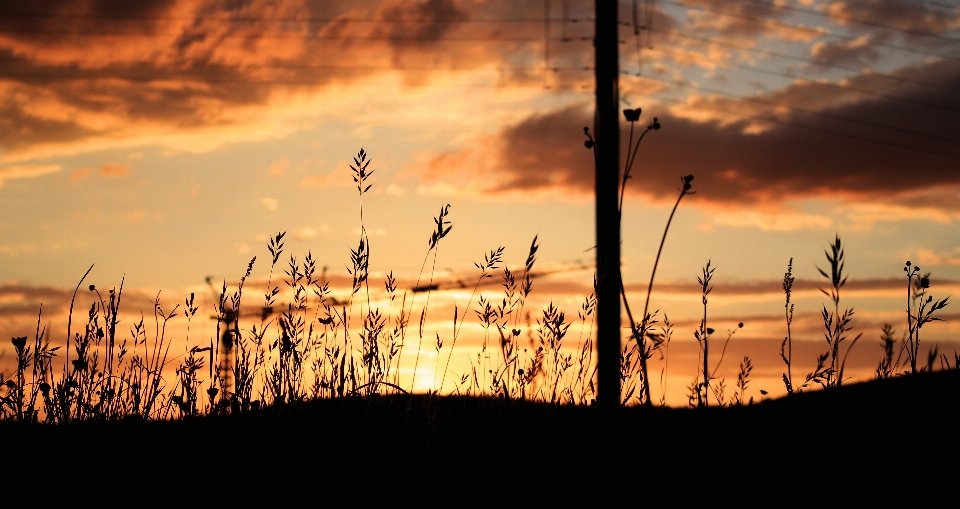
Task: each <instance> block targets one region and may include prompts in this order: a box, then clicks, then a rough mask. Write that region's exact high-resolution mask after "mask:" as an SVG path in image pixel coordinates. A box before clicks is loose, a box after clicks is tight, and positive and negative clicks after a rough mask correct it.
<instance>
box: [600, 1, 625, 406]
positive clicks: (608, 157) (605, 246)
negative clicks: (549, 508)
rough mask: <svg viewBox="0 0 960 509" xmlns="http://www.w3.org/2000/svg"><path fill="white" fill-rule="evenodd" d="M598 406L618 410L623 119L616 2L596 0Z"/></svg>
mask: <svg viewBox="0 0 960 509" xmlns="http://www.w3.org/2000/svg"><path fill="white" fill-rule="evenodd" d="M593 41H594V42H593V44H594V49H595V50H596V60H595V67H596V82H597V83H596V86H597V110H596V118H595V122H596V126H595V129H596V142H597V145H596V148H597V159H596V161H597V168H596V221H597V225H596V231H597V378H598V380H597V402H598V403H599V404H601V405H603V406H605V407H608V408H613V407H616V406H619V405H620V214H619V211H618V210H617V185H618V184H619V182H618V181H619V179H620V118H619V116H618V111H617V106H618V105H619V102H620V93H619V90H618V77H619V70H620V69H619V49H618V47H617V44H618V38H617V1H616V0H596V28H595V34H594V40H593Z"/></svg>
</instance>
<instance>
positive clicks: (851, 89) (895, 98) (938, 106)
mask: <svg viewBox="0 0 960 509" xmlns="http://www.w3.org/2000/svg"><path fill="white" fill-rule="evenodd" d="M657 51H661V52H663V53H667V54H673V55H677V54H681V53H682V54H683V56H689V55H693V56H695V57H696V58H698V59H701V60H705V61H708V62H710V63H711V64H713V65H716V66H719V67H725V68H734V69H742V70H745V71H751V72H756V73H759V74H765V75H767V76H777V77H780V78H785V79H790V80H793V81H801V82H804V83H807V84H810V85H815V86H819V87H826V88H832V89H836V90H842V91H844V92H854V93H858V94H863V95H869V96H872V97H878V98H881V99H887V100H890V101H897V102H902V103H906V104H913V105H916V106H925V107H928V108H933V109H937V110H950V111H956V112H958V113H960V107H956V106H949V105H945V104H936V103H931V102H927V101H921V100H917V99H912V98H909V97H898V96H895V95H890V94H884V93H882V92H876V91H873V90H866V89H863V88H857V87H852V86H848V85H841V84H839V83H834V82H831V81H820V80H813V79H809V78H804V77H801V76H797V75H796V74H789V73H785V72H780V71H771V70H768V69H761V68H759V67H754V66H749V65H741V64H732V63H728V62H718V61H716V60H713V59H710V58H708V57H706V56H704V55H701V54H699V53H696V52H691V51H678V50H671V49H665V48H657Z"/></svg>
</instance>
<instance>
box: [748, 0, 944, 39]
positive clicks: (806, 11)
mask: <svg viewBox="0 0 960 509" xmlns="http://www.w3.org/2000/svg"><path fill="white" fill-rule="evenodd" d="M743 1H744V2H750V3H754V4H757V5H763V6H766V7H770V8H774V9H783V10H788V11H795V12H800V13H803V14H810V15H812V16H818V17H821V18H826V19H829V20H831V21H844V22H847V23H856V24H858V25H864V26H869V27H875V28H883V29H886V30H893V31H895V32H901V33H905V34H910V35H915V36H918V37H929V38H931V39H938V40H941V41H946V42H960V39H956V38H953V37H945V36H942V35H940V34H936V33H933V32H925V31H923V30H913V29H909V28H900V27H896V26H893V25H887V24H885V23H879V22H876V21H870V20H865V19H858V18H839V17H834V16H831V15H829V14H827V13H825V12H823V11H818V10H816V9H806V8H803V7H796V6H793V5H786V4H775V3H773V2H767V1H765V0H743Z"/></svg>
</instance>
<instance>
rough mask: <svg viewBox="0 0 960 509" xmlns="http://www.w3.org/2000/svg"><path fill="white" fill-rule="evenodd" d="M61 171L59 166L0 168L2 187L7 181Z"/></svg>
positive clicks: (35, 165) (34, 165)
mask: <svg viewBox="0 0 960 509" xmlns="http://www.w3.org/2000/svg"><path fill="white" fill-rule="evenodd" d="M58 171H60V165H59V164H46V165H41V164H24V165H17V166H0V186H3V181H4V180H7V179H23V178H33V177H39V176H41V175H47V174H49V173H56V172H58Z"/></svg>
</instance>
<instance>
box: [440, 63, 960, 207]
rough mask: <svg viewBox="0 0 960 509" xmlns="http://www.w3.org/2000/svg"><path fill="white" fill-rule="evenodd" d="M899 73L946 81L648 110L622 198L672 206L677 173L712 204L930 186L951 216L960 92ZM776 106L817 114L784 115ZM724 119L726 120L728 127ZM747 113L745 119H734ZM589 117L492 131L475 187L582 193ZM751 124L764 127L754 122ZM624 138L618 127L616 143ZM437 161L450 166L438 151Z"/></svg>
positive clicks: (938, 71)
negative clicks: (631, 195) (652, 125)
mask: <svg viewBox="0 0 960 509" xmlns="http://www.w3.org/2000/svg"><path fill="white" fill-rule="evenodd" d="M900 75H901V76H910V77H913V78H916V79H921V80H922V79H927V80H934V79H937V76H940V75H942V76H949V77H948V78H942V77H941V78H939V80H938V81H937V83H938V84H939V86H940V88H931V87H922V86H919V85H910V86H907V85H905V84H903V83H900V84H898V85H897V86H895V87H890V88H888V89H887V90H886V91H885V94H883V95H882V96H880V97H877V96H866V98H865V96H862V95H858V96H856V97H855V98H854V97H852V96H851V95H850V94H849V93H848V92H846V91H838V90H836V89H830V88H825V87H816V86H815V85H811V84H809V83H806V84H796V85H793V86H791V87H787V88H786V89H781V90H780V91H778V92H775V93H774V94H771V95H770V96H769V97H767V96H761V97H760V98H759V99H761V100H762V102H760V103H759V104H760V106H757V103H754V102H751V101H750V100H749V99H741V100H733V99H730V100H723V101H718V102H717V103H716V104H713V103H711V102H709V101H705V102H704V103H703V104H698V108H699V109H700V110H701V111H702V110H705V109H707V108H716V109H717V110H719V111H720V112H721V113H715V114H714V115H713V117H712V118H713V119H712V120H709V121H695V120H689V119H685V118H679V117H677V116H675V115H672V114H670V113H668V112H667V111H666V110H665V109H664V108H663V107H656V108H654V111H652V112H645V113H644V116H643V117H642V118H641V122H640V124H639V125H640V126H641V127H642V126H645V125H646V123H647V122H649V121H650V119H651V118H652V117H653V116H658V117H659V119H660V123H661V125H662V126H663V128H662V129H661V130H659V131H655V132H652V133H650V134H649V135H648V136H647V137H646V138H645V140H644V142H643V146H642V147H641V149H640V156H639V159H638V166H637V167H636V168H635V169H634V175H635V176H636V179H635V180H633V181H631V183H630V185H628V190H630V191H632V192H636V193H640V194H644V195H646V196H648V197H651V198H654V199H661V200H663V199H672V196H674V195H675V193H676V190H677V188H678V187H679V181H678V179H679V177H680V176H681V175H685V174H694V175H695V177H696V180H695V181H694V188H695V189H696V190H697V191H698V198H699V199H700V200H707V201H710V202H714V203H729V204H749V203H763V202H768V203H773V202H778V201H781V200H784V199H789V198H802V197H811V196H831V195H832V196H841V197H857V196H859V197H863V198H865V197H868V196H872V197H889V198H895V197H902V198H903V199H905V200H911V199H912V200H916V199H917V196H916V195H914V194H911V193H917V192H919V191H923V190H930V189H941V190H945V191H944V192H945V193H947V194H949V195H951V196H952V197H953V198H952V200H953V201H952V204H951V201H950V196H940V198H941V200H939V201H940V202H942V204H943V205H946V206H950V207H951V209H952V210H957V209H960V204H958V203H957V202H956V198H955V197H956V194H955V189H956V187H957V186H960V172H958V171H957V164H958V162H960V136H957V135H956V134H955V133H957V132H958V128H960V113H958V112H960V95H958V94H957V93H956V92H955V91H954V90H957V89H960V70H958V69H957V68H956V66H955V65H954V64H952V63H949V62H939V63H931V64H928V65H927V66H925V67H922V68H913V69H904V70H902V71H901V73H900ZM878 79H880V78H878V77H876V76H862V77H860V78H858V79H854V80H851V85H852V86H853V85H864V86H866V85H868V84H869V83H868V82H870V81H871V80H878ZM895 83H896V82H895ZM868 88H870V87H868ZM854 99H858V100H859V102H853V101H854ZM865 99H869V100H865ZM766 101H770V102H769V103H768V102H766ZM779 104H788V105H791V104H792V105H794V106H795V107H797V108H803V109H804V110H807V111H811V110H812V111H814V112H817V113H820V114H821V116H818V115H816V114H812V113H807V112H803V111H799V110H794V111H786V112H784V111H783V110H782V108H780V107H779V106H778V105H779ZM918 104H920V105H927V106H925V107H921V106H918ZM938 105H939V106H938ZM724 111H726V112H729V120H727V119H726V118H724V116H723V113H722V112H724ZM752 113H755V117H756V118H754V119H750V120H745V119H742V118H741V117H740V115H750V114H752ZM592 115H593V113H592V107H591V105H590V104H583V105H575V106H569V107H566V108H563V109H561V110H557V111H553V112H550V113H544V114H536V115H532V116H531V117H529V118H527V119H526V120H524V121H522V122H520V123H518V124H516V125H513V126H510V127H507V128H505V129H503V130H502V132H501V133H500V136H499V138H498V140H497V142H496V144H495V149H496V150H497V151H499V159H498V161H499V162H498V165H495V167H494V168H492V170H491V171H487V173H486V174H485V175H484V178H485V181H484V182H485V184H484V185H482V186H478V187H480V188H481V189H482V190H483V191H485V192H487V193H501V192H518V191H519V192H530V191H549V190H550V189H552V188H564V189H566V191H567V192H572V193H576V194H583V195H589V194H592V193H593V185H594V179H593V160H592V153H591V151H589V150H586V149H585V148H584V146H583V142H584V141H585V139H586V138H585V137H584V135H583V130H582V129H583V127H584V126H589V127H592V126H593V118H592ZM757 119H767V120H772V121H773V123H769V122H767V123H762V124H758V123H757ZM849 119H856V120H859V121H861V122H862V123H857V122H854V121H851V120H849ZM757 125H761V126H762V127H763V129H760V130H759V131H760V132H756V131H757V129H754V127H756V126H757ZM877 125H884V126H890V127H891V128H892V129H899V130H900V131H895V130H889V129H882V128H879V127H877ZM797 126H802V127H797ZM749 132H754V134H747V133H749ZM627 133H628V129H626V127H625V125H624V128H622V129H621V134H622V136H623V137H624V139H623V141H622V142H621V146H622V147H625V146H626V142H627V140H626V137H627ZM601 143H602V140H601ZM624 150H625V148H624ZM440 157H447V158H450V156H449V154H443V155H441V156H440ZM452 159H455V158H452ZM488 166H489V164H488ZM426 175H427V177H428V178H430V174H426ZM433 177H434V178H437V179H439V178H440V177H437V176H436V175H433ZM951 189H953V190H954V191H950V190H951ZM941 194H943V193H941Z"/></svg>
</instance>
